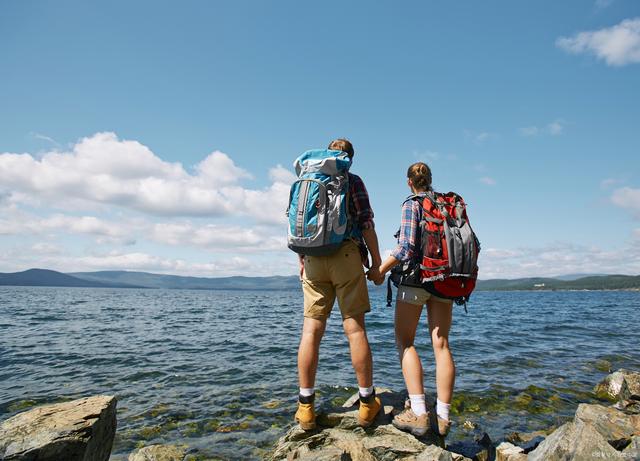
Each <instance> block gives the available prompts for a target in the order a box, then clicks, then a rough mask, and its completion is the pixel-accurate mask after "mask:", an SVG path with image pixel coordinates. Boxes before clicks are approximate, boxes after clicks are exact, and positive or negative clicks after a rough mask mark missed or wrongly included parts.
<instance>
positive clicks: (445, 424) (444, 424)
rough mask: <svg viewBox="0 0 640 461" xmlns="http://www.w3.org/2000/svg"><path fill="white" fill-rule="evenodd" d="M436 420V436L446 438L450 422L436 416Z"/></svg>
mask: <svg viewBox="0 0 640 461" xmlns="http://www.w3.org/2000/svg"><path fill="white" fill-rule="evenodd" d="M437 419H438V434H439V435H440V436H441V437H446V436H447V434H448V433H449V429H451V421H447V420H446V419H443V418H441V417H440V416H437Z"/></svg>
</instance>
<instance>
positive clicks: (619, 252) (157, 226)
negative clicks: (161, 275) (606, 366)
mask: <svg viewBox="0 0 640 461" xmlns="http://www.w3.org/2000/svg"><path fill="white" fill-rule="evenodd" d="M639 82H640V4H638V3H637V2H635V1H632V0H597V1H586V0H585V1H566V2H552V1H540V2H526V3H525V2H510V1H488V2H472V1H467V2H457V3H455V4H452V3H450V2H448V3H445V2H403V3H402V4H398V3H391V2H387V3H384V4H378V5H374V4H372V2H322V3H316V4H313V5H311V4H308V3H305V2H294V1H288V2H284V1H282V2H248V1H243V2H223V1H219V2H209V1H188V2H181V3H176V2H158V1H154V2H150V1H139V2H120V1H112V2H86V1H85V2H80V1H59V2H36V1H22V2H15V1H6V0H4V1H3V0H0V271H4V272H9V271H18V270H24V269H27V268H29V267H47V268H52V269H57V270H62V271H77V270H102V269H131V270H145V271H154V272H167V273H177V274H185V275H204V276H223V275H237V274H240V275H243V274H244V275H246V274H257V275H269V274H292V273H294V272H295V257H294V255H293V254H292V253H291V252H289V251H288V250H286V248H285V232H286V231H285V225H284V207H286V195H287V191H288V184H289V182H290V181H291V178H292V168H291V164H292V162H293V160H294V158H295V157H296V156H297V155H298V154H300V153H301V152H303V151H304V150H306V149H310V148H317V147H324V146H325V145H326V144H327V143H328V142H329V141H330V140H331V139H332V138H335V137H342V136H345V137H348V138H349V139H351V140H352V142H353V143H354V146H355V149H356V157H355V163H354V166H353V171H354V172H355V173H357V174H359V175H360V176H362V178H363V179H364V181H365V183H366V185H367V187H368V189H369V192H370V195H371V201H372V204H373V207H374V211H375V214H376V225H377V230H378V234H379V238H380V244H381V247H382V248H383V249H385V250H389V249H391V248H392V246H393V244H394V241H393V238H392V235H393V233H394V232H395V229H396V228H397V227H398V223H399V207H400V203H401V202H402V200H403V198H404V197H405V196H406V195H407V192H408V191H407V189H406V183H405V174H406V169H407V167H408V166H409V165H410V164H411V163H413V162H415V161H418V160H423V161H426V162H427V163H429V165H430V166H431V167H432V170H433V176H434V185H435V187H436V188H437V189H439V190H443V191H448V190H454V191H457V192H458V193H460V194H462V195H463V196H464V197H465V199H466V201H467V202H468V203H469V214H470V217H471V220H472V224H473V225H474V228H475V230H476V233H477V234H478V236H479V238H480V240H481V242H482V248H483V251H482V255H481V261H480V270H481V274H480V276H481V278H495V277H506V278H513V277H521V276H529V275H531V276H539V275H558V274H566V273H612V272H617V273H631V274H638V273H640V221H639V219H640V176H639V167H640V160H639V158H640V155H639V154H640V133H639V130H638V127H639V126H640V124H639V122H640V104H639V102H640V85H639Z"/></svg>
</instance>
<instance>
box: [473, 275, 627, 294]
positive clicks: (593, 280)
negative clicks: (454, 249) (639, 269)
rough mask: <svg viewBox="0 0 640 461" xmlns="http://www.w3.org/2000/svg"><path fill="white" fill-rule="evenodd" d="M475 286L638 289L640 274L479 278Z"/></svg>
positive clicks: (483, 287) (514, 288)
mask: <svg viewBox="0 0 640 461" xmlns="http://www.w3.org/2000/svg"><path fill="white" fill-rule="evenodd" d="M476 288H477V289H478V290H480V291H490V290H628V289H640V275H594V276H590V277H582V278H578V279H571V280H560V278H524V279H513V280H505V279H494V280H479V281H478V284H477V286H476Z"/></svg>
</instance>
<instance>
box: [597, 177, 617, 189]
mask: <svg viewBox="0 0 640 461" xmlns="http://www.w3.org/2000/svg"><path fill="white" fill-rule="evenodd" d="M621 182H622V180H620V179H615V178H606V179H603V180H602V181H600V188H601V189H608V188H610V187H612V186H615V185H616V184H620V183H621Z"/></svg>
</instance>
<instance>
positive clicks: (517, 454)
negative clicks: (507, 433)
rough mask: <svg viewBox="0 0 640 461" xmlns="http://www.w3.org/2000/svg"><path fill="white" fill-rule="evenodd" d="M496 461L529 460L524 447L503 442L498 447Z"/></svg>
mask: <svg viewBox="0 0 640 461" xmlns="http://www.w3.org/2000/svg"><path fill="white" fill-rule="evenodd" d="M496 461H527V455H526V454H525V453H524V450H523V449H522V448H520V447H517V446H515V445H513V444H511V443H509V442H502V443H501V444H500V445H498V446H497V447H496Z"/></svg>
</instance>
